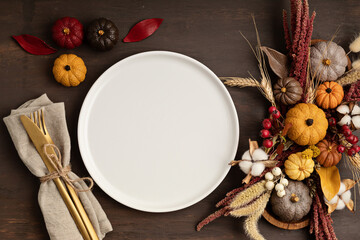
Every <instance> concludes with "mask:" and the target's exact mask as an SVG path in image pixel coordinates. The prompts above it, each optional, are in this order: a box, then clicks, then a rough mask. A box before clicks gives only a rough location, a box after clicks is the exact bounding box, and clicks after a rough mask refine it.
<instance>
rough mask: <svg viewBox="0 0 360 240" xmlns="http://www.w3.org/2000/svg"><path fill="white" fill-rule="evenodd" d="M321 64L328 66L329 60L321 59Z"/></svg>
mask: <svg viewBox="0 0 360 240" xmlns="http://www.w3.org/2000/svg"><path fill="white" fill-rule="evenodd" d="M322 63H323V64H324V65H325V66H330V64H331V60H330V59H328V58H326V59H323V61H322Z"/></svg>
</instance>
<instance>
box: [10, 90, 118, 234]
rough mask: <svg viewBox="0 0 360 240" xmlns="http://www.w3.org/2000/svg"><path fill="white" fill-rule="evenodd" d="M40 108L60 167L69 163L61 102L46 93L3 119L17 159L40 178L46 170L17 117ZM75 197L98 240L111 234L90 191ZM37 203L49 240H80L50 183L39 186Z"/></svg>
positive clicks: (57, 193)
mask: <svg viewBox="0 0 360 240" xmlns="http://www.w3.org/2000/svg"><path fill="white" fill-rule="evenodd" d="M40 108H43V109H44V115H45V122H46V127H47V129H48V131H49V134H50V136H51V138H52V140H53V141H54V143H55V145H56V146H57V147H58V148H59V149H60V152H61V155H62V162H63V166H67V165H68V164H69V163H70V136H69V133H68V130H67V125H66V119H65V107H64V103H53V102H51V101H50V100H49V98H48V97H47V96H46V94H44V95H42V96H40V97H39V98H37V99H34V100H30V101H28V102H26V103H24V104H23V105H21V106H20V107H19V108H18V109H16V110H12V111H11V114H10V116H8V117H5V118H4V122H5V124H6V126H7V128H8V131H9V133H10V136H11V138H12V140H13V142H14V145H15V147H16V150H17V151H18V153H19V156H20V158H21V160H22V161H23V162H24V164H25V165H26V166H27V168H28V169H29V170H30V172H31V173H32V174H34V175H35V176H37V177H39V178H40V177H43V176H44V175H46V174H48V170H47V168H46V166H45V164H44V162H43V160H42V159H41V157H40V155H39V154H38V152H37V151H36V149H35V147H34V145H33V143H32V142H31V139H30V138H29V137H28V135H27V133H26V131H25V128H24V127H23V125H22V123H21V121H20V116H21V115H23V114H25V115H28V116H29V115H30V113H31V112H34V111H36V110H38V109H40ZM68 176H69V178H70V179H77V178H78V176H76V175H75V174H74V173H73V172H69V173H68ZM74 185H75V187H77V188H78V189H84V190H85V189H87V188H88V187H87V185H86V184H85V183H84V182H83V181H79V182H74ZM78 194H79V198H80V200H81V202H82V203H83V206H84V208H85V210H86V212H87V214H88V216H89V218H90V220H91V222H92V224H93V226H94V228H95V231H96V233H97V235H98V236H99V238H100V239H103V238H104V237H105V234H106V233H108V232H110V231H112V226H111V224H110V222H109V220H108V218H107V216H106V214H105V212H104V211H103V209H102V208H101V206H100V204H99V202H98V201H97V199H96V198H95V196H94V195H93V194H92V192H91V191H86V192H79V193H78ZM38 201H39V205H40V208H41V211H42V213H43V216H44V220H45V223H46V228H47V230H48V233H49V236H50V239H52V240H79V239H83V238H82V236H81V234H80V232H79V230H78V228H77V226H76V224H75V222H74V220H73V218H72V217H71V215H70V212H69V210H68V209H67V207H66V205H65V203H64V201H63V199H62V198H61V195H60V193H59V191H58V189H57V188H56V185H55V184H54V182H53V181H47V182H43V183H41V185H40V190H39V194H38Z"/></svg>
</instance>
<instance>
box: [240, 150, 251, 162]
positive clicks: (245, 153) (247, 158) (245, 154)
mask: <svg viewBox="0 0 360 240" xmlns="http://www.w3.org/2000/svg"><path fill="white" fill-rule="evenodd" d="M241 159H243V160H252V159H251V156H250V151H249V150H247V151H246V152H244V154H243V155H242V157H241Z"/></svg>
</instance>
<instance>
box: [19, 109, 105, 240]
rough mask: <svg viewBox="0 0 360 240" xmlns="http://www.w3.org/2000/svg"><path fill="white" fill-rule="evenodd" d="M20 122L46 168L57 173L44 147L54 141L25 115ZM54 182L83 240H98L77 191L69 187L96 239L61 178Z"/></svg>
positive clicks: (50, 151)
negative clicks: (49, 139) (90, 232)
mask: <svg viewBox="0 0 360 240" xmlns="http://www.w3.org/2000/svg"><path fill="white" fill-rule="evenodd" d="M20 120H21V122H22V124H23V126H24V128H25V130H26V132H27V133H28V135H29V137H30V139H31V140H32V142H33V144H34V145H35V148H36V150H37V151H38V153H39V155H40V156H41V158H42V160H43V161H44V163H45V165H46V167H47V168H48V170H49V172H53V171H55V169H54V168H53V167H52V165H51V164H50V162H49V160H48V158H47V157H46V155H45V153H44V152H43V147H44V145H45V144H49V143H51V144H53V143H52V141H51V142H49V141H48V139H47V138H46V137H45V136H44V134H43V132H42V131H41V130H40V129H39V127H38V126H37V125H36V124H35V123H34V122H33V121H32V120H31V119H29V118H28V117H27V116H25V115H22V116H20ZM48 154H55V151H54V150H53V148H48ZM55 155H56V154H55ZM53 181H54V183H55V185H56V187H57V188H58V190H59V192H60V195H61V197H62V198H63V200H64V202H65V204H66V206H67V208H68V210H69V212H70V214H71V216H72V217H73V219H74V221H75V223H76V225H77V227H78V229H79V231H80V233H81V235H82V236H83V238H84V239H85V240H92V239H96V240H97V239H98V237H97V235H96V233H95V230H94V229H93V226H92V225H91V222H90V220H88V217H87V215H86V212H85V210H84V208H83V207H82V204H81V202H80V200H79V198H78V197H77V194H76V192H75V190H74V189H73V188H71V187H70V186H69V192H70V193H71V192H73V194H74V195H75V196H76V197H75V198H76V200H77V203H80V205H81V208H82V210H83V213H85V215H86V218H87V220H88V221H89V222H90V225H91V228H92V229H93V232H92V233H93V234H91V235H93V236H94V233H95V237H93V238H92V237H90V234H89V231H88V229H87V227H86V226H85V223H84V221H83V219H82V217H81V215H80V211H78V209H77V208H76V206H75V204H74V202H76V200H75V201H74V202H73V201H72V199H71V197H70V195H69V193H68V191H67V190H66V187H65V186H64V184H63V182H62V181H61V180H60V178H55V179H53ZM73 194H72V195H73Z"/></svg>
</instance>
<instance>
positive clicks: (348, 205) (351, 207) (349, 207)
mask: <svg viewBox="0 0 360 240" xmlns="http://www.w3.org/2000/svg"><path fill="white" fill-rule="evenodd" d="M345 206H346V207H347V208H348V209H349V210H350V211H351V212H354V201H353V200H352V199H350V201H349V202H348V203H345Z"/></svg>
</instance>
